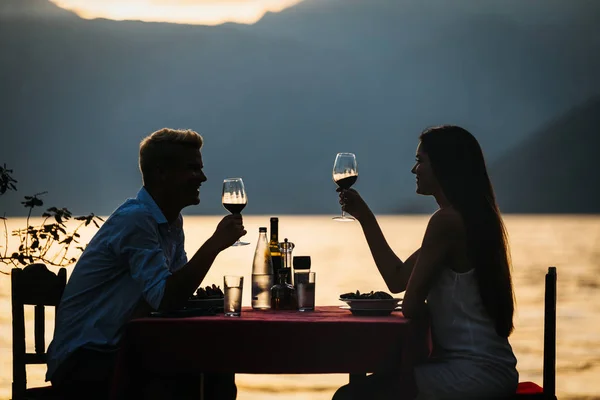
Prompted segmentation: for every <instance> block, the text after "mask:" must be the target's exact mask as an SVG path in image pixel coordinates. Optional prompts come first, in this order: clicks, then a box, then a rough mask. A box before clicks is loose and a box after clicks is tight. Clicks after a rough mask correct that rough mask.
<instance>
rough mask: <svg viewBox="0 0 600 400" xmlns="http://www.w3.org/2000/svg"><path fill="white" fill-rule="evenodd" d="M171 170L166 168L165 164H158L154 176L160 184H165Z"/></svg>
mask: <svg viewBox="0 0 600 400" xmlns="http://www.w3.org/2000/svg"><path fill="white" fill-rule="evenodd" d="M168 172H169V170H168V169H167V168H166V167H165V165H164V164H157V165H156V167H155V169H154V174H155V175H154V176H156V180H157V181H158V182H164V181H165V180H166V179H167V174H168Z"/></svg>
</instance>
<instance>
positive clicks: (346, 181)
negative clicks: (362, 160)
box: [333, 153, 358, 222]
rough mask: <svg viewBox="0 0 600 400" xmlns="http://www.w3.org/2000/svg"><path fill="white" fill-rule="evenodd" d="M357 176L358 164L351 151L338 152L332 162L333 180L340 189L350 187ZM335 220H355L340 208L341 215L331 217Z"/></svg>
mask: <svg viewBox="0 0 600 400" xmlns="http://www.w3.org/2000/svg"><path fill="white" fill-rule="evenodd" d="M357 178H358V165H357V164H356V156H355V155H354V154H353V153H338V154H337V155H336V156H335V162H334V163H333V181H334V182H335V183H336V185H338V186H339V187H340V188H342V189H350V187H352V185H354V183H355V182H356V179H357ZM333 219H334V220H336V221H343V222H349V221H355V219H354V218H353V217H352V216H346V213H345V212H344V210H343V209H342V216H341V217H333Z"/></svg>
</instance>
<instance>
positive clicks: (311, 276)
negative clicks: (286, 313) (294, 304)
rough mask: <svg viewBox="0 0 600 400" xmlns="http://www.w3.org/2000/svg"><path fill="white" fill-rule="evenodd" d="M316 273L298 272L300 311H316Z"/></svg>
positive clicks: (296, 277) (297, 291)
mask: <svg viewBox="0 0 600 400" xmlns="http://www.w3.org/2000/svg"><path fill="white" fill-rule="evenodd" d="M315 278H316V274H315V273H314V272H296V273H295V280H296V296H297V298H298V311H313V310H314V309H315V280H316V279H315Z"/></svg>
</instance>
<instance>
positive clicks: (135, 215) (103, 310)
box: [46, 188, 187, 380]
mask: <svg viewBox="0 0 600 400" xmlns="http://www.w3.org/2000/svg"><path fill="white" fill-rule="evenodd" d="M183 246H184V235H183V218H182V217H181V214H180V215H179V217H178V219H177V221H175V222H174V223H173V224H171V225H169V224H168V222H167V219H166V218H165V216H164V215H163V213H162V211H161V210H160V208H159V207H158V206H157V205H156V203H155V202H154V199H152V196H150V194H149V193H148V192H147V191H146V189H145V188H141V189H140V191H139V192H138V194H137V197H136V198H135V199H128V200H127V201H125V203H123V204H122V205H121V206H120V207H119V208H117V209H116V210H115V211H114V212H113V213H112V215H111V216H110V217H109V218H108V219H107V220H106V222H105V223H104V224H103V225H102V226H101V227H100V229H99V230H98V232H97V233H96V235H95V236H94V237H93V238H92V240H91V241H90V243H89V244H88V246H87V248H86V249H85V251H84V252H83V254H82V255H81V258H80V259H79V261H78V262H77V264H76V265H75V268H74V269H73V272H72V274H71V276H70V278H69V281H68V283H67V286H66V288H65V292H64V294H63V296H62V299H61V302H60V305H59V307H58V310H57V314H56V327H55V329H54V338H53V340H52V342H51V343H50V346H49V348H48V372H47V373H46V380H51V379H52V376H53V374H54V372H55V371H56V369H57V367H58V366H59V365H60V364H61V363H63V362H64V361H65V360H66V359H67V357H68V356H69V355H71V354H72V353H73V352H74V351H75V350H77V349H79V348H81V347H86V348H91V349H94V348H95V349H98V350H102V349H110V348H115V347H116V346H117V345H118V343H119V340H120V338H121V335H122V331H123V327H124V326H125V324H126V323H127V322H128V321H129V320H130V319H131V318H132V316H133V315H134V312H135V310H136V309H137V307H138V306H139V305H140V302H141V300H142V299H143V300H145V301H146V302H147V303H148V305H150V307H152V308H153V309H157V308H158V307H159V305H160V303H161V301H162V297H163V294H164V291H165V283H166V279H167V278H168V277H169V276H170V275H171V274H172V273H173V272H175V271H176V270H177V269H179V268H181V267H182V266H183V265H185V264H186V263H187V256H186V253H185V250H184V247H183Z"/></svg>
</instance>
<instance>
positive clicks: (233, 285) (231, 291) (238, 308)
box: [223, 275, 244, 317]
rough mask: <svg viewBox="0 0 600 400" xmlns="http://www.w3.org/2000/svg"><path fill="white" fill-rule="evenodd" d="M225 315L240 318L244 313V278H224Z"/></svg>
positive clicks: (230, 276)
mask: <svg viewBox="0 0 600 400" xmlns="http://www.w3.org/2000/svg"><path fill="white" fill-rule="evenodd" d="M223 281H224V282H223V287H224V289H225V290H224V294H225V299H224V314H225V316H226V317H239V316H240V315H241V313H242V289H243V288H244V277H243V276H233V275H226V276H225V277H224V278H223Z"/></svg>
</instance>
